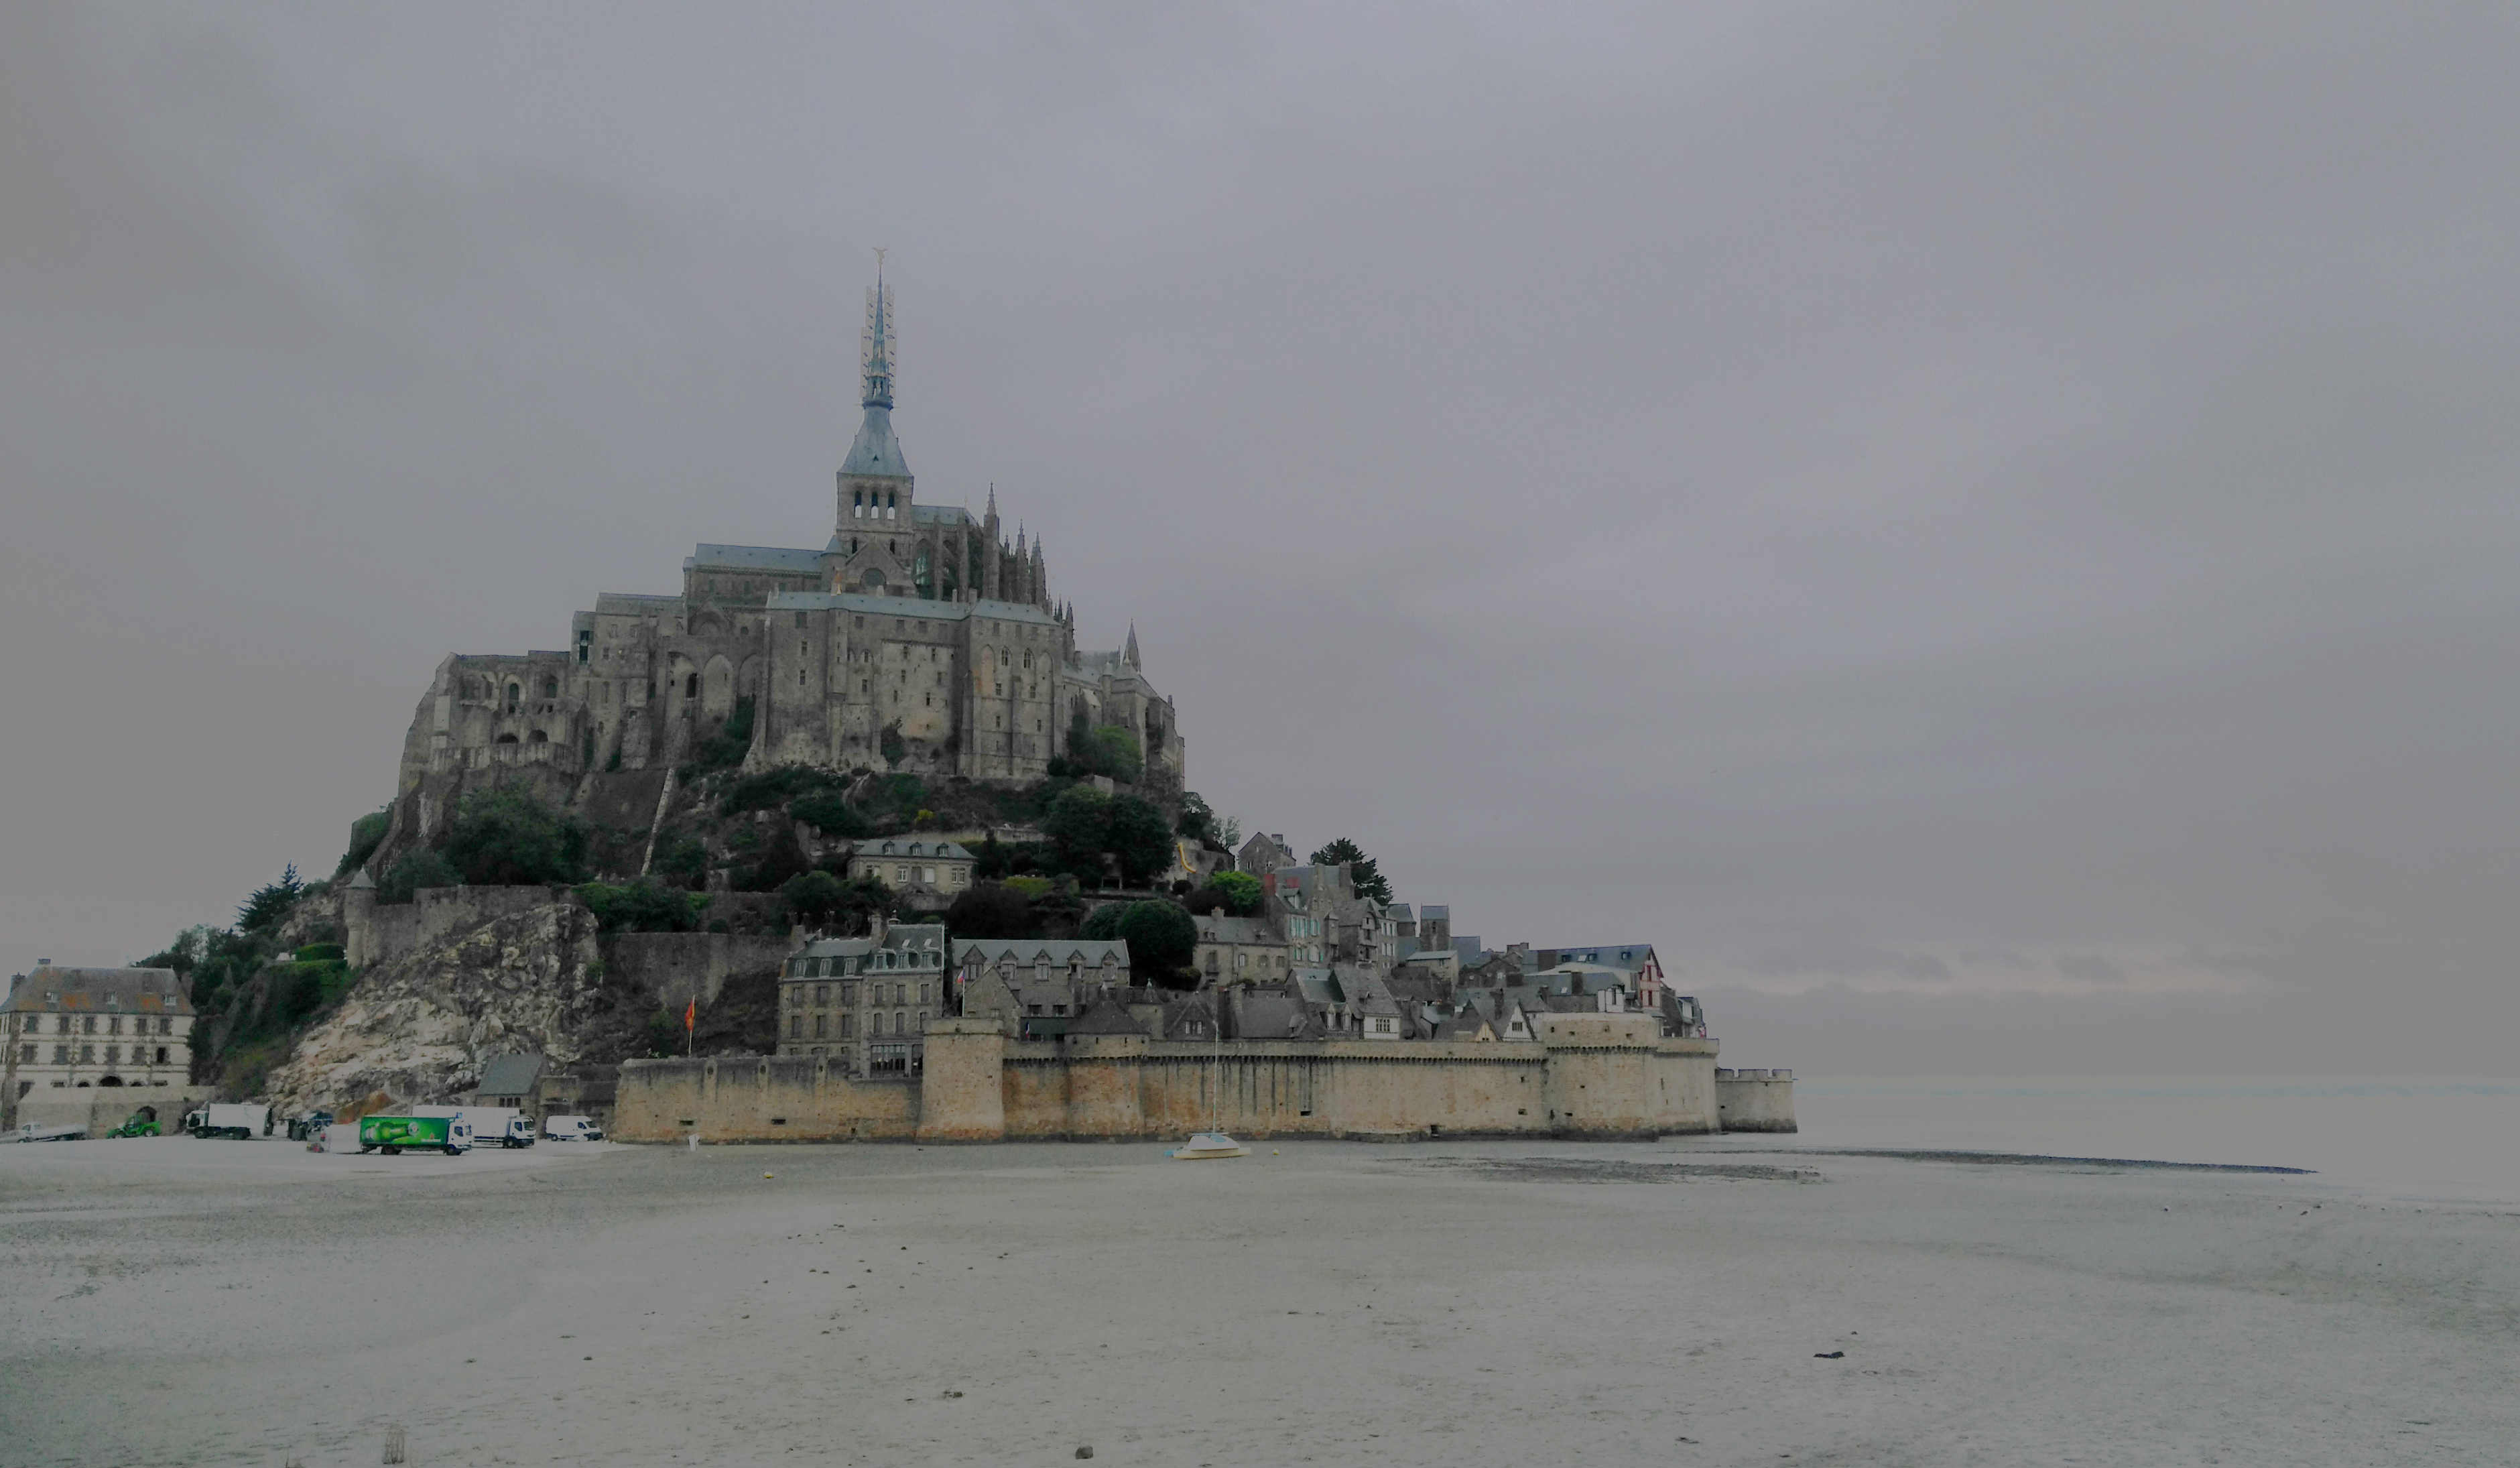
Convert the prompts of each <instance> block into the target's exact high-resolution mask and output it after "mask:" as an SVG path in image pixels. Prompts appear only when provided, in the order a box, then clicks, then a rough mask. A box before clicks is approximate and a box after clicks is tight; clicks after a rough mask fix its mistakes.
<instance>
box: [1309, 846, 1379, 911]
mask: <svg viewBox="0 0 2520 1468" xmlns="http://www.w3.org/2000/svg"><path fill="white" fill-rule="evenodd" d="M1341 862H1345V863H1346V864H1347V869H1348V872H1347V879H1348V885H1349V886H1351V887H1353V888H1355V889H1356V895H1358V896H1360V897H1372V898H1373V900H1375V901H1377V902H1380V903H1383V904H1384V905H1385V906H1388V905H1389V904H1390V902H1391V883H1390V882H1389V881H1388V880H1387V879H1385V878H1384V876H1383V875H1382V869H1381V868H1380V867H1379V866H1377V865H1375V864H1374V860H1373V857H1371V856H1368V855H1367V854H1365V849H1364V848H1363V847H1360V846H1358V845H1357V844H1356V843H1355V842H1352V841H1350V840H1348V839H1347V838H1346V837H1344V836H1342V837H1340V838H1339V839H1338V840H1336V841H1334V842H1331V843H1330V844H1329V845H1328V846H1326V847H1324V848H1322V849H1320V850H1318V851H1315V852H1314V853H1313V865H1315V866H1336V865H1338V864H1340V863H1341Z"/></svg>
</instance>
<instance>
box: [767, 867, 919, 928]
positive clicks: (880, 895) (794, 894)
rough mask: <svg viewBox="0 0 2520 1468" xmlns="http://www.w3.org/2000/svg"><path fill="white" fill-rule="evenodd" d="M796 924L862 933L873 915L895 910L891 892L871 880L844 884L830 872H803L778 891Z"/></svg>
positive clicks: (856, 879) (870, 878)
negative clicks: (809, 924)
mask: <svg viewBox="0 0 2520 1468" xmlns="http://www.w3.org/2000/svg"><path fill="white" fill-rule="evenodd" d="M779 895H781V896H782V897H784V898H786V899H787V910H788V911H789V912H790V913H792V914H793V915H794V917H795V919H796V921H798V922H800V923H811V924H814V925H815V926H818V927H822V928H827V929H838V930H839V931H841V932H844V933H863V932H865V931H866V929H867V927H868V922H867V920H868V919H869V918H870V917H872V916H873V915H874V914H876V913H878V912H881V913H885V914H889V913H891V912H892V911H894V909H895V898H894V896H893V894H892V889H891V888H889V887H886V886H884V885H883V884H882V883H880V882H877V880H875V879H874V878H873V877H851V878H849V879H847V880H845V881H843V880H841V879H840V878H838V877H835V876H833V875H832V873H830V872H825V871H812V872H805V873H802V874H800V875H798V876H795V877H791V878H789V879H788V881H787V885H786V886H784V887H782V888H780V889H779Z"/></svg>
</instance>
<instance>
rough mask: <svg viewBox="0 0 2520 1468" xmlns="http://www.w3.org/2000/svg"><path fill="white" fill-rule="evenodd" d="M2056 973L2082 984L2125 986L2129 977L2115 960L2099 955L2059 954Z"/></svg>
mask: <svg viewBox="0 0 2520 1468" xmlns="http://www.w3.org/2000/svg"><path fill="white" fill-rule="evenodd" d="M2056 972H2057V973H2059V974H2062V975H2064V976H2065V977H2066V978H2068V979H2071V980H2074V981H2076V982H2077V983H2081V984H2124V983H2126V977H2127V973H2126V970H2125V969H2123V968H2120V967H2119V966H2118V964H2117V962H2116V961H2115V960H2113V959H2110V958H2108V957H2105V956H2104V955H2101V954H2098V953H2062V954H2059V955H2057V958H2056Z"/></svg>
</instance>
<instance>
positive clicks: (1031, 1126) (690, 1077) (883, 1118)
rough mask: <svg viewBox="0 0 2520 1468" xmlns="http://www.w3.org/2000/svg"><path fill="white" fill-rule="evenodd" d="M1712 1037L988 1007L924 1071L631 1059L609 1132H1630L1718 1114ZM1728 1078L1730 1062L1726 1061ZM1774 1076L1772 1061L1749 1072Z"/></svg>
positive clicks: (793, 1135)
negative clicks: (1763, 1069) (1217, 1032)
mask: <svg viewBox="0 0 2520 1468" xmlns="http://www.w3.org/2000/svg"><path fill="white" fill-rule="evenodd" d="M1715 1054H1716V1042H1715V1041H1713V1040H1704V1039H1671V1038H1662V1037H1659V1036H1656V1035H1654V1034H1653V1033H1652V1032H1651V1022H1650V1021H1649V1020H1647V1021H1644V1022H1643V1023H1642V1024H1640V1025H1634V1026H1625V1027H1620V1026H1609V1025H1600V1024H1596V1025H1591V1026H1587V1027H1584V1029H1583V1030H1582V1031H1581V1032H1568V1033H1558V1034H1553V1035H1551V1036H1549V1037H1547V1038H1545V1039H1544V1040H1543V1041H1542V1042H1540V1043H1496V1042H1488V1043H1477V1042H1471V1041H1454V1040H1401V1041H1374V1040H1323V1041H1274V1042H1273V1041H1259V1042H1249V1041H1246V1042H1238V1043H1233V1044H1229V1045H1227V1046H1225V1047H1224V1051H1223V1054H1222V1055H1221V1056H1220V1055H1219V1053H1218V1051H1217V1050H1216V1049H1215V1048H1214V1047H1211V1046H1209V1045H1204V1044H1199V1043H1196V1042H1184V1041H1162V1040H1151V1039H1147V1038H1144V1037H1140V1036H1134V1035H1128V1036H1090V1037H1089V1036H1073V1037H1070V1038H1068V1039H1066V1040H1061V1041H1044V1040H1031V1041H1025V1040H1012V1039H1009V1038H1007V1037H1006V1036H1005V1035H1004V1034H1003V1033H1001V1032H999V1031H998V1030H997V1029H996V1027H995V1024H994V1022H991V1021H986V1020H977V1019H950V1020H940V1021H937V1022H934V1023H933V1024H932V1025H931V1026H930V1027H929V1029H928V1031H927V1043H926V1057H927V1060H926V1065H927V1069H926V1074H925V1076H924V1077H923V1078H922V1079H920V1080H917V1081H907V1082H905V1081H870V1080H850V1079H849V1078H847V1077H846V1075H845V1073H842V1074H838V1075H834V1074H833V1073H832V1071H831V1070H830V1069H829V1067H828V1066H827V1065H825V1064H824V1063H822V1062H820V1061H808V1060H804V1059H786V1060H766V1059H743V1060H697V1061H682V1060H652V1061H632V1062H630V1063H629V1064H628V1065H626V1066H624V1067H623V1068H622V1071H621V1088H620V1097H619V1101H618V1104H617V1107H616V1109H615V1112H614V1116H613V1132H612V1134H613V1136H614V1137H615V1138H616V1139H618V1140H621V1141H632V1142H643V1141H644V1142H675V1141H680V1140H682V1139H683V1138H684V1137H686V1136H688V1135H690V1134H691V1133H693V1132H697V1133H698V1134H699V1136H700V1137H701V1139H702V1140H704V1141H710V1142H757V1141H846V1140H886V1139H892V1140H897V1139H901V1138H906V1137H915V1138H916V1139H918V1140H921V1141H1002V1140H1020V1139H1027V1138H1030V1139H1089V1138H1092V1139H1104V1138H1109V1139H1118V1138H1167V1137H1180V1136H1185V1135H1187V1134H1189V1133H1190V1132H1193V1131H1197V1130H1202V1129H1204V1128H1206V1127H1207V1126H1209V1125H1210V1124H1211V1122H1213V1123H1215V1124H1221V1125H1222V1126H1223V1127H1224V1128H1225V1129H1226V1130H1228V1131H1231V1132H1233V1133H1235V1134H1236V1135H1237V1136H1239V1137H1243V1138H1245V1139H1249V1138H1257V1137H1283V1136H1322V1137H1367V1138H1401V1137H1425V1136H1431V1135H1441V1136H1555V1137H1641V1136H1658V1135H1665V1134H1670V1133H1685V1132H1708V1131H1716V1130H1721V1129H1724V1125H1725V1124H1724V1118H1723V1113H1722V1110H1721V1108H1720V1107H1719V1102H1718V1086H1717V1082H1716V1074H1717V1073H1716V1069H1715ZM1725 1074H1726V1075H1728V1076H1729V1075H1731V1074H1733V1073H1730V1072H1727V1073H1725ZM1743 1074H1745V1075H1747V1074H1757V1075H1761V1076H1767V1075H1768V1074H1769V1073H1743ZM1776 1074H1777V1075H1781V1076H1782V1077H1783V1079H1781V1080H1778V1079H1774V1078H1768V1079H1762V1080H1761V1081H1759V1082H1758V1085H1759V1095H1760V1097H1761V1102H1760V1107H1761V1109H1760V1112H1759V1115H1758V1117H1757V1118H1756V1124H1755V1126H1753V1127H1752V1128H1750V1129H1759V1130H1791V1129H1792V1126H1793V1091H1792V1079H1791V1076H1790V1073H1776Z"/></svg>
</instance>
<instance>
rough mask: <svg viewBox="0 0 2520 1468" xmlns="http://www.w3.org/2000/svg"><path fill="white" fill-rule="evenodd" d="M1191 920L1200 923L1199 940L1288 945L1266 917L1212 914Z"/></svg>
mask: <svg viewBox="0 0 2520 1468" xmlns="http://www.w3.org/2000/svg"><path fill="white" fill-rule="evenodd" d="M1191 921H1192V922H1193V923H1195V924H1197V925H1198V940H1199V941H1200V942H1203V943H1267V944H1271V945H1274V946H1277V947H1282V948H1283V947H1284V946H1285V945H1286V940H1284V939H1283V938H1280V937H1279V936H1278V930H1277V929H1276V928H1275V927H1274V926H1272V925H1271V924H1270V922H1269V920H1268V919H1266V918H1256V917H1220V916H1216V915H1214V914H1210V915H1207V916H1204V917H1194V918H1192V919H1191Z"/></svg>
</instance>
